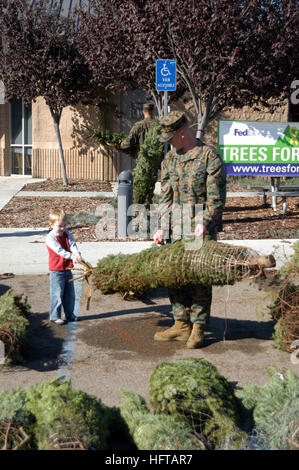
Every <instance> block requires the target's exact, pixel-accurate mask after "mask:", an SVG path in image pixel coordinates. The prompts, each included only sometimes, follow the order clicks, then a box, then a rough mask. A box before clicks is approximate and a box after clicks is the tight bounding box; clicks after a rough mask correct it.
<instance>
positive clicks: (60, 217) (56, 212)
mask: <svg viewBox="0 0 299 470" xmlns="http://www.w3.org/2000/svg"><path fill="white" fill-rule="evenodd" d="M49 222H50V224H54V223H55V222H67V216H66V213H65V212H64V210H63V209H52V210H51V211H50V214H49Z"/></svg>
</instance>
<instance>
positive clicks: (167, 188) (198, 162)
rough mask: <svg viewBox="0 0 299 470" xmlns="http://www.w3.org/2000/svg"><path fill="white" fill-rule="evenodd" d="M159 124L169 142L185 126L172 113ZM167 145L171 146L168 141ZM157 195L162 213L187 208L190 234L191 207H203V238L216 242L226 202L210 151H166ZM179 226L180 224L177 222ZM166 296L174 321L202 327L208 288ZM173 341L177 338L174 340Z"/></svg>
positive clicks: (199, 146)
mask: <svg viewBox="0 0 299 470" xmlns="http://www.w3.org/2000/svg"><path fill="white" fill-rule="evenodd" d="M160 124H161V126H162V133H161V140H162V141H164V142H169V140H171V139H174V138H175V134H176V132H177V131H178V130H179V129H181V128H182V127H183V126H186V125H187V126H188V121H187V119H186V117H185V115H184V114H183V113H181V112H179V111H173V112H171V113H169V114H168V115H167V116H165V117H164V118H162V119H161V120H160ZM171 143H172V144H173V145H175V142H173V141H172V140H171ZM161 193H162V198H161V204H164V205H165V206H164V209H163V212H164V210H166V209H167V208H168V209H169V208H170V207H171V206H172V205H173V204H179V205H180V206H182V205H183V204H187V205H189V206H191V213H193V216H191V224H192V230H193V231H194V228H195V217H194V207H195V205H196V204H203V225H204V227H205V229H206V232H205V235H204V236H205V237H206V238H210V239H214V240H216V239H217V227H218V226H219V224H220V222H221V217H222V211H223V208H224V205H225V199H226V173H225V169H224V165H223V162H222V160H221V158H220V156H219V155H218V154H217V152H216V150H215V149H214V148H213V147H210V146H208V145H205V144H204V143H202V142H201V141H198V140H196V141H195V146H194V147H193V148H191V149H190V150H189V151H187V152H185V153H184V152H183V151H182V150H176V149H175V148H174V149H173V150H170V151H169V152H168V153H167V155H166V157H165V159H164V160H163V162H162V166H161ZM175 224H176V221H175V220H172V234H173V233H174V232H176V228H175ZM180 224H181V221H179V225H180ZM179 228H180V227H179ZM193 233H194V232H193ZM172 241H173V240H172ZM168 293H169V299H170V302H171V305H172V312H173V317H174V320H175V321H176V320H182V321H185V322H187V321H189V320H191V322H192V324H193V325H194V324H198V325H201V326H202V328H203V327H204V325H205V323H206V321H207V319H208V318H209V316H210V310H211V302H212V287H210V286H203V285H199V286H186V287H184V288H178V289H169V291H168ZM156 335H157V334H156ZM156 335H155V339H163V337H162V335H161V337H156ZM157 336H159V334H158V335H157ZM187 336H188V335H187ZM173 339H181V338H176V337H174V338H173ZM187 347H188V343H187ZM190 347H200V346H190Z"/></svg>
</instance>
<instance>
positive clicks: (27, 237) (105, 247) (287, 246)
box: [0, 227, 297, 274]
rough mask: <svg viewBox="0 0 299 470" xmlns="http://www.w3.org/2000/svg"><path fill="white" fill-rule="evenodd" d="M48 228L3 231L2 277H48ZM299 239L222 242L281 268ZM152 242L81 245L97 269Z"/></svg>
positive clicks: (0, 244) (0, 232) (0, 238)
mask: <svg viewBox="0 0 299 470" xmlns="http://www.w3.org/2000/svg"><path fill="white" fill-rule="evenodd" d="M47 233H48V228H46V227H41V228H0V253H1V258H0V274H1V273H2V274H3V273H6V272H12V273H14V274H46V273H48V251H47V249H46V245H45V238H46V236H47ZM296 241H297V240H296V239H290V240H277V239H274V240H269V239H267V240H222V242H224V243H229V244H231V245H241V246H246V247H249V248H252V249H254V250H256V251H257V252H259V253H260V254H262V255H269V254H271V253H272V254H273V255H274V257H275V259H276V263H277V269H279V268H280V267H281V266H282V265H283V264H285V263H286V262H287V260H288V259H289V258H290V256H291V255H292V254H293V252H294V250H293V245H294V243H295V242H296ZM152 243H153V242H152V241H129V242H128V241H119V242H117V241H98V242H78V243H77V244H78V248H79V250H80V251H81V253H82V256H83V257H84V258H85V259H86V261H88V262H90V263H91V264H92V265H93V266H96V264H97V261H98V260H99V259H101V258H104V257H105V256H107V255H110V254H118V253H123V254H132V253H138V252H140V251H141V250H144V249H146V248H149V247H150V246H151V245H152Z"/></svg>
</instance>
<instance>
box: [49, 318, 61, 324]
mask: <svg viewBox="0 0 299 470" xmlns="http://www.w3.org/2000/svg"><path fill="white" fill-rule="evenodd" d="M51 321H52V322H53V323H56V325H64V321H63V320H61V318H57V320H51Z"/></svg>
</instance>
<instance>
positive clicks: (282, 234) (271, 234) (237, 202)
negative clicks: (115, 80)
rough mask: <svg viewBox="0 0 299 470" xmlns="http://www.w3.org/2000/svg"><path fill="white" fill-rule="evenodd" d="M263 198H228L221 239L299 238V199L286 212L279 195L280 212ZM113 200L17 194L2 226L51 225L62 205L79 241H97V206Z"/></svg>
mask: <svg viewBox="0 0 299 470" xmlns="http://www.w3.org/2000/svg"><path fill="white" fill-rule="evenodd" d="M59 187H62V181H61V180H47V181H45V182H42V183H31V184H29V185H27V186H26V187H25V188H24V189H26V190H27V191H29V190H30V191H32V190H36V191H57V190H58V188H59ZM69 187H70V189H71V190H72V191H111V185H110V183H106V182H96V181H84V180H80V181H74V182H70V186H69ZM230 190H231V188H230ZM262 201H263V199H262V197H246V198H240V197H234V198H228V199H227V203H226V207H225V210H224V213H223V232H221V233H219V236H218V238H219V240H242V239H266V238H272V239H273V238H274V239H275V238H299V224H298V220H299V199H298V198H296V197H293V198H288V201H287V213H286V214H283V213H282V201H281V198H277V204H278V210H277V211H276V212H274V211H273V209H272V207H271V204H270V202H271V198H268V202H269V204H268V206H267V207H265V206H262ZM111 202H112V199H100V198H85V197H82V198H68V197H57V198H50V197H47V196H46V195H45V196H43V197H14V198H13V199H11V201H10V202H9V203H8V204H7V205H6V206H5V207H4V208H3V209H2V210H1V211H0V227H30V228H34V227H48V216H49V211H50V209H53V208H55V207H59V208H63V209H64V210H65V211H66V213H67V214H68V215H69V216H70V224H69V229H70V230H71V231H72V234H73V235H74V237H75V239H76V240H77V241H79V242H82V241H96V240H97V238H96V235H95V225H96V222H97V219H96V218H95V210H96V207H98V206H99V205H101V204H110V203H111Z"/></svg>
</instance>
